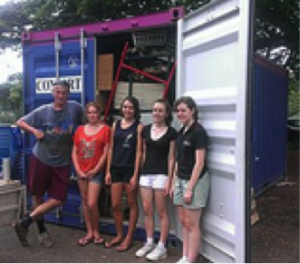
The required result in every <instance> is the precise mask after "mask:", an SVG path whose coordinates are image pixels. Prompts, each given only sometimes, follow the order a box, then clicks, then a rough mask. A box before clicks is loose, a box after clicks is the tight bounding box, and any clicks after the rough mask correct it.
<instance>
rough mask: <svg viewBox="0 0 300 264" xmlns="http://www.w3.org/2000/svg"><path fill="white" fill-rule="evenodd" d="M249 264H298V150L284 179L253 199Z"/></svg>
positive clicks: (288, 165)
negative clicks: (254, 209) (255, 213)
mask: <svg viewBox="0 0 300 264" xmlns="http://www.w3.org/2000/svg"><path fill="white" fill-rule="evenodd" d="M257 209H258V212H259V217H260V220H259V221H258V222H257V223H256V224H255V225H254V226H253V228H252V262H269V263H270V262H274V263H281V262H288V263H299V150H291V151H289V154H288V160H287V178H286V179H285V181H283V182H280V183H279V184H277V186H274V187H272V188H271V189H269V190H268V191H266V192H264V193H263V194H262V195H260V196H259V197H258V198H257Z"/></svg>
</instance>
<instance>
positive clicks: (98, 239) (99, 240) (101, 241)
mask: <svg viewBox="0 0 300 264" xmlns="http://www.w3.org/2000/svg"><path fill="white" fill-rule="evenodd" d="M104 242H105V239H104V238H103V237H95V238H94V244H96V245H102V244H104Z"/></svg>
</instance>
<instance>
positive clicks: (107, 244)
mask: <svg viewBox="0 0 300 264" xmlns="http://www.w3.org/2000/svg"><path fill="white" fill-rule="evenodd" d="M121 243H122V239H116V238H114V239H112V240H110V241H107V242H105V244H104V246H105V247H106V248H112V247H115V246H118V245H120V244H121Z"/></svg>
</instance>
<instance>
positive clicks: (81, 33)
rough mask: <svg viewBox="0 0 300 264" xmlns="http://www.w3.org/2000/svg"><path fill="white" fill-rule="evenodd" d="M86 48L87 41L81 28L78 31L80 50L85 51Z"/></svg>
mask: <svg viewBox="0 0 300 264" xmlns="http://www.w3.org/2000/svg"><path fill="white" fill-rule="evenodd" d="M86 47H87V39H86V33H85V31H84V29H83V28H82V29H81V30H80V48H81V49H85V48H86Z"/></svg>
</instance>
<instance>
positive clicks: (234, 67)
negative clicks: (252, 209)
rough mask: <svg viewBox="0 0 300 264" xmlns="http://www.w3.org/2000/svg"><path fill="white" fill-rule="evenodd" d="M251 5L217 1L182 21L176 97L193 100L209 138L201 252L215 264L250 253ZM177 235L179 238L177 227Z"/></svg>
mask: <svg viewBox="0 0 300 264" xmlns="http://www.w3.org/2000/svg"><path fill="white" fill-rule="evenodd" d="M251 3H252V1H248V0H247V1H245V0H230V1H224V0H223V1H213V2H212V3H210V4H208V5H207V6H205V7H204V8H201V9H200V10H197V11H196V12H194V13H191V14H189V15H187V16H186V17H185V18H183V19H181V20H179V21H178V43H177V45H178V50H177V57H178V58H177V61H178V72H177V80H176V82H177V91H176V92H177V97H180V96H183V95H188V96H191V97H193V98H194V99H195V101H196V102H197V104H198V106H199V112H200V120H201V123H202V124H203V126H204V127H205V128H206V130H207V132H208V135H209V137H210V147H209V152H208V157H207V162H208V168H209V172H210V175H211V192H210V197H209V202H208V206H207V208H206V209H205V211H204V214H203V218H202V248H201V250H200V251H201V253H202V254H203V255H204V256H205V257H206V258H208V259H209V260H211V261H213V262H245V261H246V259H247V253H248V251H247V246H248V245H247V241H248V240H247V239H248V238H249V237H248V236H247V234H248V231H249V228H250V226H249V224H248V220H247V217H248V215H247V214H248V212H247V211H248V209H247V206H248V205H247V203H248V193H249V192H248V187H246V186H247V184H248V176H247V173H246V172H247V169H246V165H247V164H246V154H247V148H246V143H247V138H248V137H247V136H246V128H245V127H246V125H247V94H248V80H249V73H250V71H249V67H250V65H249V63H251V57H252V54H251V52H250V49H251V41H252V34H251V32H250V31H251V25H252V24H251V23H252V18H251V15H252V11H251V9H252V7H251ZM249 188H250V187H249ZM177 236H178V237H179V238H181V234H180V228H179V227H177Z"/></svg>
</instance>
